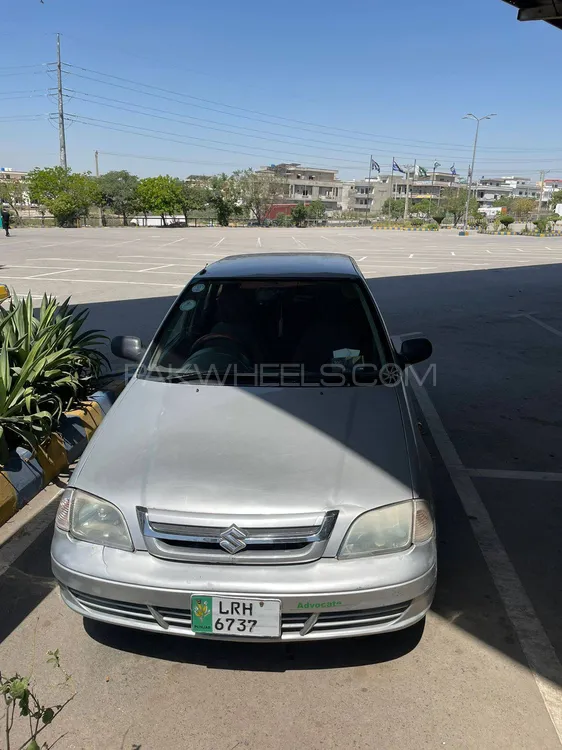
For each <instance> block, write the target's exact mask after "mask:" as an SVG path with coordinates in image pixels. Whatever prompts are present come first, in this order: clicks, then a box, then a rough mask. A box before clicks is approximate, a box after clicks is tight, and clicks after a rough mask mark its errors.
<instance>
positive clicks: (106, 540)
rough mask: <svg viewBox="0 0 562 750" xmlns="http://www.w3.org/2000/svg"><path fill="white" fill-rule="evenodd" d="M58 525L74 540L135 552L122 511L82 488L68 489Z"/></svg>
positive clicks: (57, 521)
mask: <svg viewBox="0 0 562 750" xmlns="http://www.w3.org/2000/svg"><path fill="white" fill-rule="evenodd" d="M56 525H57V527H58V528H59V529H61V530H62V531H68V532H69V534H70V535H71V536H73V537H74V538H75V539H79V540H80V541H83V542H90V543H91V544H103V545H105V546H106V547H117V548H118V549H126V550H130V551H132V549H133V543H132V541H131V536H130V534H129V529H128V528H127V523H126V521H125V519H124V517H123V514H122V513H121V511H120V510H119V509H118V508H116V507H115V505H112V504H111V503H108V502H107V501H106V500H101V499H100V498H99V497H94V495H89V494H88V493H87V492H82V490H75V489H68V490H65V491H64V493H63V496H62V499H61V501H60V505H59V509H58V513H57V518H56Z"/></svg>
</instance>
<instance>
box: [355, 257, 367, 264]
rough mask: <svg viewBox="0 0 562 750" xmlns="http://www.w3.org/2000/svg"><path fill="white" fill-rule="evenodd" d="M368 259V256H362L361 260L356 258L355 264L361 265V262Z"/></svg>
mask: <svg viewBox="0 0 562 750" xmlns="http://www.w3.org/2000/svg"><path fill="white" fill-rule="evenodd" d="M368 257H369V256H368V255H364V256H363V257H362V258H357V262H358V263H361V261H362V260H367V258H368Z"/></svg>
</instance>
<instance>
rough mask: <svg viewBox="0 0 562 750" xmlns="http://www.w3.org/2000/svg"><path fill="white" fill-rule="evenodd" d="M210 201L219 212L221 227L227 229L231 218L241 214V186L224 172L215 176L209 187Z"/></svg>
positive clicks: (218, 217)
mask: <svg viewBox="0 0 562 750" xmlns="http://www.w3.org/2000/svg"><path fill="white" fill-rule="evenodd" d="M208 200H209V203H210V204H211V206H213V207H214V208H215V210H216V212H217V219H218V222H219V224H220V225H221V227H227V226H228V222H229V220H230V217H231V216H232V215H233V214H237V213H240V186H239V183H238V180H237V179H236V178H235V177H232V176H230V177H229V176H228V175H226V174H225V173H224V172H223V173H222V174H218V175H214V177H211V181H210V183H209V187H208Z"/></svg>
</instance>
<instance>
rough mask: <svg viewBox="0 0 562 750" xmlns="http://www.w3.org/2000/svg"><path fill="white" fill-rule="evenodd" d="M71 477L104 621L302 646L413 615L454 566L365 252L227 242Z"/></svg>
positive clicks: (124, 348) (67, 507)
mask: <svg viewBox="0 0 562 750" xmlns="http://www.w3.org/2000/svg"><path fill="white" fill-rule="evenodd" d="M112 348H113V351H114V353H115V354H118V355H120V356H121V357H124V358H127V359H130V360H134V361H136V363H137V364H136V371H135V374H134V375H133V376H132V378H131V380H130V381H129V383H128V385H127V387H126V389H125V390H124V392H123V393H122V395H121V396H120V397H119V399H118V400H117V402H116V404H115V405H114V406H113V408H112V409H111V411H110V413H109V414H108V416H107V417H106V419H105V420H104V422H103V424H102V425H101V428H100V429H99V430H98V431H97V433H96V434H95V436H94V438H93V440H92V441H91V442H90V444H89V446H88V448H87V450H86V452H85V453H84V455H83V457H82V459H81V461H80V463H79V465H78V467H77V469H76V471H75V472H74V474H73V475H72V478H71V481H70V483H69V486H68V488H67V489H66V491H65V493H64V495H63V497H62V500H61V503H60V507H59V511H58V515H57V520H56V528H55V533H54V539H53V544H52V565H53V571H54V574H55V576H56V578H57V579H58V581H59V583H60V590H61V594H62V598H63V600H64V601H65V602H66V604H68V606H69V607H70V608H71V609H73V610H75V611H76V612H78V613H79V614H81V615H83V616H84V617H86V618H94V619H97V620H103V621H105V622H107V623H113V624H115V625H124V626H129V627H133V628H141V629H143V630H150V631H153V632H158V633H172V634H175V635H183V636H200V637H205V638H222V639H238V640H264V641H265V640H268V641H271V640H282V641H300V640H311V639H324V638H340V637H348V636H360V635H368V634H372V633H381V632H387V631H394V630H399V629H402V628H406V627H408V626H410V625H413V624H414V623H416V622H418V621H419V620H421V619H422V618H423V617H424V615H425V614H426V612H427V610H428V609H429V607H430V605H431V602H432V599H433V594H434V589H435V580H436V570H437V567H436V543H435V524H434V516H433V506H432V501H431V486H430V481H429V476H430V472H429V465H428V459H427V457H426V454H425V449H424V446H423V444H422V442H421V438H420V436H419V434H418V430H417V428H416V427H415V424H416V422H415V417H414V416H413V414H412V411H411V408H410V405H409V401H408V389H407V388H406V387H405V385H404V382H403V380H404V379H403V378H402V377H401V376H402V374H403V373H404V372H405V368H406V367H407V366H408V365H410V364H413V363H415V362H419V361H421V360H423V359H426V358H427V357H429V356H430V354H431V344H430V343H429V341H427V339H424V338H417V339H409V340H406V341H404V343H403V344H402V347H401V350H400V351H399V352H398V351H396V350H395V348H394V347H393V345H392V343H391V340H390V338H389V335H388V333H387V331H386V328H385V326H384V323H383V320H382V317H381V314H380V312H379V310H378V308H377V306H376V304H375V301H374V300H373V297H372V295H371V293H370V290H369V288H368V286H367V284H366V282H365V279H364V278H363V276H362V274H361V272H360V271H359V269H358V267H357V265H356V264H355V262H354V260H353V259H352V258H350V257H348V256H346V255H338V254H321V253H314V254H312V253H298V254H297V253H295V254H292V253H283V254H263V255H262V254H252V255H241V256H234V257H228V258H225V259H223V260H220V261H218V262H216V263H213V264H212V265H209V266H207V267H206V268H204V269H203V270H201V271H200V272H199V273H198V274H197V275H196V276H195V277H194V278H193V279H192V280H191V281H190V283H189V284H188V285H187V286H186V288H185V290H184V291H183V292H182V293H181V294H180V296H179V297H178V299H177V300H176V301H175V303H174V304H173V306H172V308H171V310H170V312H169V313H168V315H167V316H166V318H165V319H164V321H163V323H162V325H161V326H160V329H159V330H158V332H157V334H156V336H155V338H154V340H153V341H152V343H151V344H150V345H149V346H148V347H147V348H146V350H145V349H143V347H142V345H141V342H140V341H139V339H137V338H134V337H130V336H125V337H119V338H117V339H114V341H113V342H112Z"/></svg>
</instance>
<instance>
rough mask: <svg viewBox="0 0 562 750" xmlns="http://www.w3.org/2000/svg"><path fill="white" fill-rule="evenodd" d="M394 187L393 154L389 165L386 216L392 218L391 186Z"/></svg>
mask: <svg viewBox="0 0 562 750" xmlns="http://www.w3.org/2000/svg"><path fill="white" fill-rule="evenodd" d="M393 187H394V156H393V157H392V164H391V165H390V195H389V197H388V218H389V219H392V188H393Z"/></svg>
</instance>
